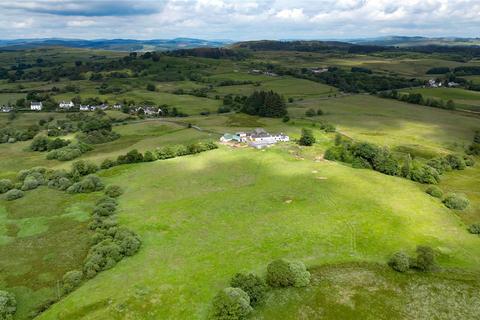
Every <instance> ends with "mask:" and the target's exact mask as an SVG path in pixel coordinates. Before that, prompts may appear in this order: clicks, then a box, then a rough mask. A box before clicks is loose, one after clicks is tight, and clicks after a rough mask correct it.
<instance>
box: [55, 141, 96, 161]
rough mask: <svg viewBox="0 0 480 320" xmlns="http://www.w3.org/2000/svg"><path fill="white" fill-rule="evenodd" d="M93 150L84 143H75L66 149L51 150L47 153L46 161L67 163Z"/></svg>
mask: <svg viewBox="0 0 480 320" xmlns="http://www.w3.org/2000/svg"><path fill="white" fill-rule="evenodd" d="M90 150H93V148H92V147H91V146H90V145H88V144H85V143H82V142H77V143H71V144H69V145H68V146H66V147H63V148H60V149H56V150H52V151H50V152H48V153H47V159H48V160H52V159H57V160H60V161H69V160H73V159H75V158H78V157H80V156H81V155H82V154H84V153H85V152H87V151H90Z"/></svg>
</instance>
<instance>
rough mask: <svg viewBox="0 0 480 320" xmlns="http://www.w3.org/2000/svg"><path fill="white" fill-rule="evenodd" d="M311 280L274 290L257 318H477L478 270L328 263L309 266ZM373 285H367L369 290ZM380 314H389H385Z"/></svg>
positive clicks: (369, 286) (257, 314) (257, 313)
mask: <svg viewBox="0 0 480 320" xmlns="http://www.w3.org/2000/svg"><path fill="white" fill-rule="evenodd" d="M310 271H311V272H312V277H313V279H312V286H311V287H310V288H307V289H306V290H304V289H300V290H299V289H295V288H292V289H288V293H287V294H285V292H283V290H277V291H276V292H273V293H272V294H271V295H270V296H269V297H268V300H267V307H266V308H262V309H260V310H258V312H256V314H254V315H253V316H252V319H279V318H282V319H370V318H372V315H374V317H375V318H379V319H387V318H389V319H455V318H458V317H461V318H463V319H475V318H476V316H477V314H478V310H477V306H478V303H479V301H480V295H479V292H480V291H479V289H480V287H479V285H480V279H479V277H478V275H476V274H469V273H465V274H462V273H458V272H452V271H450V270H449V271H448V272H441V273H434V274H431V275H418V274H409V275H403V274H398V273H396V272H395V271H392V270H391V269H390V268H388V267H386V266H382V265H377V264H365V263H363V264H353V263H352V264H342V265H326V266H322V267H319V268H314V269H312V270H310ZM365 288H368V290H365ZM381 315H385V317H384V316H381Z"/></svg>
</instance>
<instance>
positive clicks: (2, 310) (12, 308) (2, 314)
mask: <svg viewBox="0 0 480 320" xmlns="http://www.w3.org/2000/svg"><path fill="white" fill-rule="evenodd" d="M15 312H17V300H16V299H15V296H14V295H13V293H10V292H8V291H3V290H0V319H1V320H10V319H13V316H14V314H15Z"/></svg>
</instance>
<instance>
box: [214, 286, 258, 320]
mask: <svg viewBox="0 0 480 320" xmlns="http://www.w3.org/2000/svg"><path fill="white" fill-rule="evenodd" d="M251 311H252V307H251V306H250V298H249V297H248V294H247V293H246V292H245V291H243V290H242V289H240V288H225V289H223V290H221V291H220V292H219V293H218V294H217V295H216V296H215V298H214V299H213V305H212V318H213V319H219V320H240V319H245V318H246V317H247V316H248V314H249V313H250V312H251Z"/></svg>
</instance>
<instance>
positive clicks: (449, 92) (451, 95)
mask: <svg viewBox="0 0 480 320" xmlns="http://www.w3.org/2000/svg"><path fill="white" fill-rule="evenodd" d="M405 92H415V93H421V94H422V95H423V96H424V97H426V98H438V99H442V100H444V101H447V100H453V101H454V102H455V103H456V104H457V105H458V106H457V108H458V109H466V110H472V111H480V92H478V91H471V90H465V89H460V88H422V89H412V90H406V91H405Z"/></svg>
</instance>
